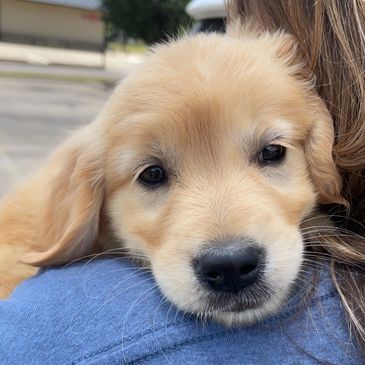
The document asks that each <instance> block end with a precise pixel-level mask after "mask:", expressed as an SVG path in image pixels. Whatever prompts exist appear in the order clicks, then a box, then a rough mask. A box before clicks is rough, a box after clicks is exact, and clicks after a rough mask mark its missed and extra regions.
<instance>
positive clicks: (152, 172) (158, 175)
mask: <svg viewBox="0 0 365 365" xmlns="http://www.w3.org/2000/svg"><path fill="white" fill-rule="evenodd" d="M138 179H139V181H141V182H142V183H143V184H144V185H147V186H151V187H157V186H159V185H162V184H164V183H165V182H166V181H167V176H166V173H165V171H164V170H163V169H162V167H160V166H150V167H147V168H146V169H145V170H143V171H142V173H141V174H140V175H139V177H138Z"/></svg>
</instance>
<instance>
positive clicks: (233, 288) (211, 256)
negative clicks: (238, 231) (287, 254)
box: [193, 238, 264, 294]
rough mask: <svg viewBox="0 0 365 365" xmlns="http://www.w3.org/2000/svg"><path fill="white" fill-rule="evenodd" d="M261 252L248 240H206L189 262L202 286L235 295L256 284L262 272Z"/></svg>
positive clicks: (262, 260) (262, 258)
mask: <svg viewBox="0 0 365 365" xmlns="http://www.w3.org/2000/svg"><path fill="white" fill-rule="evenodd" d="M263 266H264V255H263V251H262V250H260V248H259V247H258V246H257V245H256V244H255V243H253V242H252V241H251V240H248V239H244V238H241V239H235V240H230V241H224V242H216V241H215V242H210V243H208V244H206V245H205V246H204V248H203V249H202V250H201V252H200V254H199V255H198V257H197V258H196V259H195V260H194V261H193V267H194V270H195V274H196V276H197V278H198V280H199V281H200V283H201V284H202V285H203V286H204V287H208V288H209V289H211V290H214V291H217V292H228V293H234V294H237V293H239V292H241V291H243V290H244V289H245V288H247V287H249V286H251V285H253V284H254V283H256V282H257V281H258V280H259V278H260V276H261V274H262V271H263Z"/></svg>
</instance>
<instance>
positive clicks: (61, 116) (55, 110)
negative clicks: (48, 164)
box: [0, 78, 112, 196]
mask: <svg viewBox="0 0 365 365" xmlns="http://www.w3.org/2000/svg"><path fill="white" fill-rule="evenodd" d="M111 92H112V88H110V87H107V86H106V85H105V84H103V83H100V82H98V83H96V82H95V83H93V82H79V83H77V82H65V81H55V80H36V79H20V78H14V79H13V78H0V196H1V195H3V194H4V193H5V192H6V191H8V190H9V189H11V188H12V187H14V185H15V184H17V183H18V182H19V181H21V180H22V179H23V178H24V177H26V176H27V175H29V174H31V173H32V172H34V171H35V170H36V169H37V168H39V167H40V166H41V164H42V163H43V161H44V160H45V159H46V157H47V156H48V155H49V154H50V153H51V151H52V150H54V149H55V147H56V146H57V145H58V144H59V143H61V142H62V140H63V139H64V138H65V137H66V136H67V135H68V134H69V133H70V132H71V131H72V130H74V129H75V128H77V127H78V126H82V125H84V124H86V123H89V122H90V121H92V120H93V118H94V117H95V116H96V115H97V113H98V112H99V111H100V110H101V108H102V106H103V104H104V103H105V101H106V100H107V98H108V96H109V95H110V94H111Z"/></svg>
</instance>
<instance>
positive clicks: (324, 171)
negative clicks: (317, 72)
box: [305, 92, 347, 206]
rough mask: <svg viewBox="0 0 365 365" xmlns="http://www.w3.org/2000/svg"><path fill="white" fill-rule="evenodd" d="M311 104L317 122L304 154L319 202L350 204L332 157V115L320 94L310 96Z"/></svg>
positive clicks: (312, 128)
mask: <svg viewBox="0 0 365 365" xmlns="http://www.w3.org/2000/svg"><path fill="white" fill-rule="evenodd" d="M313 94H314V92H313ZM311 105H312V108H313V116H314V121H313V124H312V126H311V128H310V130H309V133H308V137H307V140H306V143H305V153H306V157H307V161H308V165H309V171H310V174H311V178H312V181H313V183H314V185H315V187H316V188H317V191H318V192H319V202H320V203H321V204H332V203H334V204H341V205H345V206H347V201H346V200H345V199H344V198H343V197H342V195H341V191H342V179H341V175H340V174H339V172H338V170H337V167H336V164H335V161H334V156H333V144H334V128H333V121H332V118H331V115H330V113H329V111H328V110H327V107H326V106H325V104H324V102H323V100H322V99H321V98H320V97H319V96H317V95H312V96H311Z"/></svg>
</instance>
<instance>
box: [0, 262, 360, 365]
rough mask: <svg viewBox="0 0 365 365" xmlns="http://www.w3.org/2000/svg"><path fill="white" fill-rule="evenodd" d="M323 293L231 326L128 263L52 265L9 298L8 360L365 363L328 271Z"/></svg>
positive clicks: (2, 349)
mask: <svg viewBox="0 0 365 365" xmlns="http://www.w3.org/2000/svg"><path fill="white" fill-rule="evenodd" d="M308 283H309V284H308V285H310V281H309V282H308ZM316 288H317V289H316V290H315V291H314V293H313V294H312V295H311V296H309V297H307V298H306V299H305V301H304V300H303V292H301V291H299V292H298V293H297V294H295V295H294V297H293V298H291V300H290V302H289V303H288V305H287V307H285V308H283V310H282V311H281V312H280V313H279V314H278V315H276V316H275V317H273V318H270V319H267V320H266V321H263V322H261V323H259V324H256V325H253V326H250V327H246V328H236V329H227V328H225V327H222V326H219V325H217V324H214V323H210V322H205V323H202V322H201V321H200V320H198V319H196V318H195V317H193V316H190V315H187V314H183V313H181V312H179V311H177V310H176V309H175V308H174V307H173V306H171V305H170V303H168V302H167V301H166V300H165V299H164V298H163V297H162V295H161V293H160V292H159V289H158V288H157V287H156V285H155V282H154V280H153V278H152V276H151V275H150V273H149V272H147V271H145V270H143V269H141V268H138V267H136V266H134V265H133V264H132V263H130V262H129V261H127V260H125V259H108V260H97V261H93V262H90V263H78V264H74V265H71V266H68V267H65V268H53V269H48V270H44V271H43V272H41V273H40V274H39V275H37V276H36V277H35V278H32V279H30V280H28V281H26V282H24V283H22V284H21V285H20V286H19V287H18V288H17V289H16V290H15V292H14V293H13V295H12V296H11V297H10V298H9V299H8V300H5V301H0V364H2V365H8V364H9V365H10V364H14V365H20V364H21V365H23V364H27V365H28V364H52V365H53V364H74V365H76V364H77V365H81V364H98V365H99V364H105V365H106V364H108V365H111V364H129V365H137V364H138V365H139V364H149V365H152V364H153V365H164V364H174V365H178V364H184V365H190V364H191V365H198V364H202V365H205V364H206V365H208V364H209V365H215V364H216V365H222V364H229V365H236V364H237V365H238V364H255V365H258V364H260V365H264V364H318V363H322V364H338V365H344V364H346V365H352V364H361V363H364V361H361V360H360V357H359V354H358V352H357V350H356V347H355V346H354V345H353V343H352V342H351V338H350V336H349V332H348V330H347V326H346V323H345V320H344V314H343V309H342V308H341V305H340V301H339V298H338V296H337V294H336V291H335V289H334V288H333V286H332V284H331V281H330V279H329V275H328V272H326V271H322V272H321V273H320V278H319V282H318V283H317V285H316Z"/></svg>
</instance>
